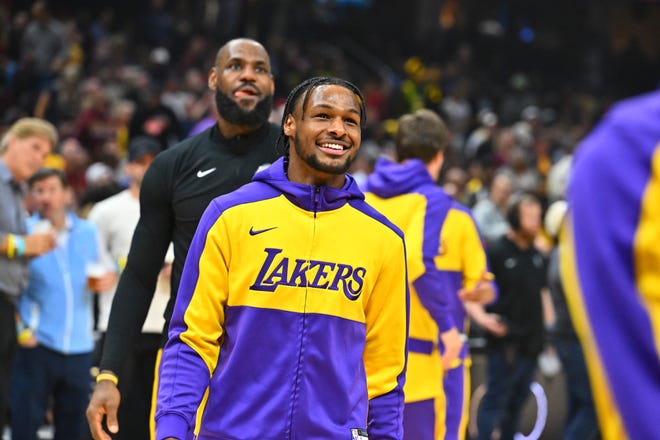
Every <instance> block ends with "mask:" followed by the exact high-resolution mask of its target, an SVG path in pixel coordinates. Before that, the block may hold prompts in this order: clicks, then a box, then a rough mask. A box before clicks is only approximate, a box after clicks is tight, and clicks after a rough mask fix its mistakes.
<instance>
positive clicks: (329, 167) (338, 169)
mask: <svg viewBox="0 0 660 440" xmlns="http://www.w3.org/2000/svg"><path fill="white" fill-rule="evenodd" d="M293 146H294V148H295V149H296V153H297V154H298V157H300V158H301V159H302V160H303V161H304V162H305V163H306V164H307V165H309V166H310V167H312V168H314V169H315V170H317V171H321V172H323V173H328V174H335V175H339V174H344V173H346V172H347V171H348V169H349V168H350V167H351V164H353V160H354V159H355V157H351V156H350V155H348V156H346V160H345V161H344V163H338V164H326V163H322V162H321V161H320V160H319V158H318V157H317V156H316V155H315V154H314V153H311V154H309V155H305V152H304V151H303V148H302V144H301V142H300V138H298V134H296V135H294V137H293Z"/></svg>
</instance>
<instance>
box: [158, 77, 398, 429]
mask: <svg viewBox="0 0 660 440" xmlns="http://www.w3.org/2000/svg"><path fill="white" fill-rule="evenodd" d="M364 121H365V110H364V99H363V97H362V94H361V93H360V91H359V90H358V89H357V88H356V87H355V86H354V85H352V84H351V83H348V82H346V81H344V80H341V79H338V78H328V77H321V78H312V79H309V80H307V81H305V82H303V83H302V84H300V85H299V86H298V87H296V88H295V89H294V90H293V91H292V92H291V94H290V95H289V98H288V101H287V104H286V107H285V109H284V116H283V120H282V133H281V136H280V141H279V146H280V147H286V149H287V151H288V152H287V153H285V157H284V158H282V159H280V160H278V161H277V162H275V163H274V164H273V165H272V166H271V167H269V168H267V169H266V170H264V171H261V172H259V173H257V175H256V176H255V177H254V178H253V181H252V183H249V184H247V185H245V186H243V187H242V188H240V189H239V190H237V191H235V192H233V193H230V194H227V195H224V196H221V197H218V198H216V199H215V200H213V202H212V203H211V204H210V205H209V207H208V209H207V210H206V211H205V213H204V215H203V217H202V220H201V221H200V224H199V228H198V229H197V232H196V233H195V237H194V239H193V241H192V245H191V247H190V251H189V253H188V258H187V260H186V265H185V267H184V270H183V276H182V279H181V285H180V289H179V294H178V295H177V300H176V305H175V307H174V312H173V315H172V321H171V325H170V331H169V340H168V343H167V345H166V346H165V348H164V350H163V358H162V363H161V370H160V384H159V389H158V404H157V410H156V426H157V439H159V440H162V439H170V440H171V439H179V440H183V439H189V438H192V431H193V427H194V425H195V412H196V409H197V407H198V405H199V404H200V402H201V401H202V397H203V396H204V393H205V390H207V389H208V396H207V397H208V399H207V401H206V404H205V407H204V409H203V413H202V415H201V425H200V429H199V432H198V433H197V437H196V438H197V439H199V440H209V439H217V438H227V439H229V438H231V439H238V438H241V439H266V438H268V439H294V438H295V439H311V438H327V439H338V438H353V439H400V438H402V410H403V381H404V372H405V365H406V339H407V321H408V292H407V276H406V262H405V247H404V241H403V234H402V233H401V231H400V230H399V229H397V228H396V227H395V226H394V225H392V224H391V223H389V222H388V221H387V220H386V219H385V218H384V217H383V216H382V215H381V214H379V213H377V212H376V211H374V210H373V209H372V208H371V207H370V206H369V205H367V204H366V203H365V201H364V196H363V194H362V193H361V192H360V190H359V189H358V187H357V184H356V182H355V180H354V179H353V178H352V177H351V176H350V175H348V174H346V170H347V169H348V168H349V166H350V165H351V163H352V161H353V160H354V159H355V156H356V155H357V152H358V149H359V147H360V139H361V128H362V125H363V124H364Z"/></svg>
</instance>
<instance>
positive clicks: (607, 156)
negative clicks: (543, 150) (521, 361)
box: [560, 91, 660, 440]
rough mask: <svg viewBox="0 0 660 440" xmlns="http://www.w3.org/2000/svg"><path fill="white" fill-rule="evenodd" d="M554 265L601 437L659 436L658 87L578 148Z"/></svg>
mask: <svg viewBox="0 0 660 440" xmlns="http://www.w3.org/2000/svg"><path fill="white" fill-rule="evenodd" d="M568 202H569V214H568V217H567V223H566V227H565V228H564V230H563V234H562V237H561V239H562V240H563V244H564V245H562V247H561V250H560V265H561V272H562V281H563V283H564V287H565V290H566V293H567V295H566V296H567V303H568V306H569V310H570V312H571V316H572V318H573V322H574V324H575V329H576V332H577V333H578V336H579V337H580V339H581V341H582V345H583V348H584V352H585V359H586V361H587V367H588V370H589V375H590V380H591V386H592V392H593V395H594V402H595V405H596V412H597V414H598V419H599V424H600V427H601V434H602V436H603V438H604V439H617V440H621V439H628V438H629V439H660V418H659V417H660V91H655V92H653V93H649V94H646V95H642V96H639V97H635V98H631V99H628V100H626V101H622V102H621V103H618V104H616V105H615V106H614V107H613V108H612V109H611V110H610V111H609V112H608V113H607V114H606V115H605V117H604V118H603V120H602V121H601V122H600V123H599V124H598V125H597V127H596V128H595V129H594V130H593V131H592V133H591V134H590V135H589V136H588V137H587V138H585V140H584V141H583V142H582V143H581V144H580V145H579V146H578V149H577V150H576V154H575V159H574V162H573V168H572V171H571V178H570V183H569V189H568Z"/></svg>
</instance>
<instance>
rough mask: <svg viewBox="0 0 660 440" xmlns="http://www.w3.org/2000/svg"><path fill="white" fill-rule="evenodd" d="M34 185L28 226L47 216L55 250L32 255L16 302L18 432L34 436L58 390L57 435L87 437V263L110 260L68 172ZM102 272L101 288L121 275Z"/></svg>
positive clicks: (13, 388)
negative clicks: (76, 207)
mask: <svg viewBox="0 0 660 440" xmlns="http://www.w3.org/2000/svg"><path fill="white" fill-rule="evenodd" d="M28 186H29V190H30V192H31V195H32V197H33V198H34V201H35V206H36V209H37V213H35V215H34V216H32V217H31V218H29V219H28V221H27V231H28V233H32V232H33V231H34V229H35V228H37V229H38V228H45V227H46V224H45V223H44V222H43V221H44V220H48V221H49V222H50V224H51V225H52V231H51V233H52V234H54V236H55V248H54V249H53V250H51V251H49V252H47V253H45V254H43V255H41V256H39V257H36V258H34V259H32V260H31V261H30V263H29V279H28V285H27V288H26V290H25V291H24V292H23V293H22V295H21V296H20V297H19V298H18V301H17V303H16V308H17V311H18V315H19V317H20V320H19V321H18V326H19V327H20V331H19V338H18V339H19V341H18V342H19V349H18V352H17V354H16V361H15V364H14V370H13V375H12V379H11V384H10V409H11V426H12V435H13V438H14V439H15V440H21V439H32V438H34V437H35V436H36V432H37V430H38V428H39V427H40V425H41V424H42V422H43V420H44V416H45V413H46V408H47V406H48V402H49V397H50V396H53V397H54V400H53V401H54V405H55V406H54V408H53V410H54V411H53V413H54V415H55V420H54V425H55V432H56V434H55V435H56V438H71V439H74V438H83V436H84V435H85V434H86V432H87V431H86V427H87V426H86V423H85V408H86V407H87V402H88V400H89V386H90V375H89V370H90V368H91V366H92V360H93V350H94V337H93V333H92V322H93V318H92V312H93V310H92V291H91V290H90V289H89V288H88V283H87V278H88V272H87V268H88V266H89V265H90V263H98V262H103V261H108V259H107V257H106V256H105V255H104V253H103V250H102V248H101V247H100V246H99V237H98V231H97V228H96V226H95V225H94V224H93V223H91V222H89V221H87V220H83V219H81V218H79V217H77V216H76V215H75V214H74V213H73V212H72V211H70V210H69V209H68V206H69V202H70V200H71V191H70V189H69V187H68V185H67V182H66V179H65V176H64V173H62V172H61V171H59V170H56V169H50V168H43V169H41V170H39V171H37V173H36V174H34V176H32V177H31V178H30V179H29V180H28ZM105 267H106V268H107V267H109V266H105ZM97 275H98V279H97V280H96V281H95V283H96V284H95V286H93V287H94V290H95V291H105V290H107V289H108V288H110V287H111V286H112V285H113V283H114V281H115V280H116V274H115V273H114V271H113V270H108V269H106V270H105V271H104V273H102V274H97Z"/></svg>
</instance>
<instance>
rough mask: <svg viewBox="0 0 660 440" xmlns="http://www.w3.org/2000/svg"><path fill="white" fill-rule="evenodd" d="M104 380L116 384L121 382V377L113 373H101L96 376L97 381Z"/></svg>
mask: <svg viewBox="0 0 660 440" xmlns="http://www.w3.org/2000/svg"><path fill="white" fill-rule="evenodd" d="M102 380H109V381H110V382H112V383H114V384H115V385H117V384H118V383H119V378H118V377H117V376H115V375H114V374H112V373H101V374H99V375H98V376H96V383H99V382H101V381H102Z"/></svg>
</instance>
